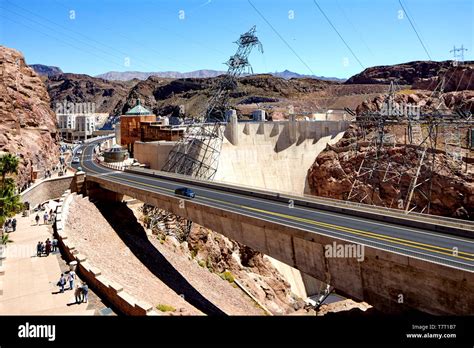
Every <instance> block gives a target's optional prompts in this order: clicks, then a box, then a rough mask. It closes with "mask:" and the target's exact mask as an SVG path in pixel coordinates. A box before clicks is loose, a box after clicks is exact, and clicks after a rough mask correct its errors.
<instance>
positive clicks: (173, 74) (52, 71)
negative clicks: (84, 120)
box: [30, 64, 346, 83]
mask: <svg viewBox="0 0 474 348" xmlns="http://www.w3.org/2000/svg"><path fill="white" fill-rule="evenodd" d="M30 67H32V68H33V69H34V70H35V71H36V72H37V73H38V74H40V75H43V76H55V75H59V74H62V73H63V71H62V70H61V69H60V68H58V67H55V66H48V65H43V64H32V65H30ZM225 73H226V71H220V70H204V69H203V70H195V71H189V72H184V73H182V72H178V71H156V72H143V71H109V72H106V73H105V74H100V75H96V76H94V77H98V78H101V79H104V80H109V81H131V80H134V79H137V80H146V79H147V78H149V77H150V76H158V77H163V78H170V79H183V78H208V77H216V76H219V75H222V74H225ZM268 74H270V75H273V76H276V77H281V78H284V79H286V80H288V79H291V78H310V79H317V80H323V81H335V82H341V83H342V82H344V81H346V79H340V78H337V77H325V76H315V75H302V74H298V73H295V72H293V71H289V70H285V71H282V72H274V73H268Z"/></svg>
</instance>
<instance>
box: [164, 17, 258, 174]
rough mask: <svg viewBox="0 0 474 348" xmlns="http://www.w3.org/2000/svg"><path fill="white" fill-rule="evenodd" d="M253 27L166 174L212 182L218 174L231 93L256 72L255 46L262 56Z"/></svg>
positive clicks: (177, 147) (171, 157)
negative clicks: (252, 62)
mask: <svg viewBox="0 0 474 348" xmlns="http://www.w3.org/2000/svg"><path fill="white" fill-rule="evenodd" d="M255 31H256V28H255V26H253V27H252V28H251V29H250V30H249V31H248V32H246V33H245V34H242V35H240V38H239V40H237V41H236V42H235V43H237V44H238V46H239V47H238V49H237V52H236V53H235V54H234V55H233V56H231V57H230V58H229V60H228V61H227V62H226V63H225V64H226V65H227V66H228V70H227V73H226V74H225V75H224V76H223V77H221V78H220V80H219V84H218V86H217V88H216V90H215V92H214V94H213V96H212V97H211V99H210V100H209V104H208V107H207V109H206V112H205V114H204V115H203V117H201V118H200V121H201V122H203V121H204V123H200V124H191V125H189V126H188V128H187V129H186V132H185V134H184V136H183V138H182V139H181V140H180V141H179V142H178V143H177V144H176V145H175V146H174V147H173V149H172V150H171V151H170V154H169V156H168V161H167V162H166V164H165V165H164V167H163V169H162V170H163V171H167V172H172V173H178V174H184V175H190V176H194V177H197V178H202V179H208V180H212V179H213V178H214V175H215V174H216V171H217V166H218V163H219V155H220V150H221V146H222V140H223V134H222V126H223V125H222V124H221V122H225V121H227V120H226V117H225V113H226V111H227V110H228V109H229V103H230V93H231V92H232V91H234V90H235V89H236V88H237V77H239V76H240V75H242V74H243V73H244V72H245V71H248V72H253V71H252V67H251V65H250V63H249V61H248V57H249V55H250V53H251V52H252V49H253V48H254V47H256V46H257V47H258V48H259V50H260V52H262V53H263V48H262V44H261V42H260V41H259V39H258V37H257V36H256V35H255Z"/></svg>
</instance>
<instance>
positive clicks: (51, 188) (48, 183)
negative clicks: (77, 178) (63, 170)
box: [20, 175, 74, 209]
mask: <svg viewBox="0 0 474 348" xmlns="http://www.w3.org/2000/svg"><path fill="white" fill-rule="evenodd" d="M69 189H74V175H66V176H62V177H59V178H51V179H45V180H43V181H41V182H39V183H38V184H35V185H33V186H31V187H30V188H28V189H27V190H25V191H23V192H22V193H21V194H20V199H21V201H22V202H23V203H25V202H28V203H30V208H31V209H33V208H34V207H35V206H37V205H38V204H40V203H43V202H44V201H47V200H49V199H57V198H59V197H61V195H62V194H63V193H64V191H66V190H69Z"/></svg>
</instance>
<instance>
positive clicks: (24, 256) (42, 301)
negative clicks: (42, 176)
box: [0, 212, 94, 315]
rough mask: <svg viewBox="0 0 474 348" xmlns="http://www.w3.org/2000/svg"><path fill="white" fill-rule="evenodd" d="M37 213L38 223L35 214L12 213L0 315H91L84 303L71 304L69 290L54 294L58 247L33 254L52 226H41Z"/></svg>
mask: <svg viewBox="0 0 474 348" xmlns="http://www.w3.org/2000/svg"><path fill="white" fill-rule="evenodd" d="M39 215H40V218H41V219H40V225H39V226H36V223H35V221H34V218H35V216H36V214H31V215H30V216H29V217H22V216H21V215H17V216H16V219H17V222H18V223H17V229H16V232H11V233H10V239H11V240H13V241H14V242H13V243H9V244H8V246H7V249H6V255H7V258H6V259H5V260H3V266H4V270H5V274H4V275H2V276H0V281H1V282H2V283H3V285H2V288H3V294H2V295H0V315H21V314H24V315H93V314H94V309H87V307H88V304H86V303H82V304H75V297H74V291H73V290H72V291H71V290H66V291H65V292H64V293H58V291H59V288H58V287H57V286H56V283H57V282H58V280H59V277H60V275H61V269H64V268H65V263H64V260H62V259H61V256H60V254H59V250H58V251H57V252H56V253H51V254H50V255H49V256H48V257H46V256H42V257H37V256H36V244H37V243H38V241H43V242H44V241H45V240H46V239H47V238H49V239H50V240H52V239H53V229H52V226H51V225H43V224H42V221H43V216H42V213H41V212H40V214H39ZM77 281H79V279H77V278H76V283H77ZM68 287H69V284H67V285H66V288H68Z"/></svg>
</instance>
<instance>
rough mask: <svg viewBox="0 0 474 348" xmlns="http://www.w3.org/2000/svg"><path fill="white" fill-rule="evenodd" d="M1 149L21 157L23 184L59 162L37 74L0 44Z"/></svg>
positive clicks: (53, 118)
mask: <svg viewBox="0 0 474 348" xmlns="http://www.w3.org/2000/svg"><path fill="white" fill-rule="evenodd" d="M0 77H1V80H0V150H1V151H4V152H9V153H12V154H16V155H18V156H19V157H20V167H19V173H18V177H17V183H18V185H19V186H20V187H23V186H24V185H25V184H27V183H28V181H29V180H31V178H32V174H33V172H34V171H38V172H39V173H38V174H39V176H41V175H42V173H44V171H45V170H48V169H52V167H53V166H55V165H56V164H57V163H58V156H59V149H58V144H57V141H58V138H57V129H56V116H55V114H54V113H53V111H52V110H51V108H50V106H49V103H50V99H49V96H48V93H47V91H46V88H45V86H44V84H43V82H42V81H41V79H40V77H39V76H38V75H37V74H36V73H35V72H34V70H33V69H31V68H30V67H28V65H26V63H25V59H24V58H23V55H22V54H21V53H20V52H18V51H16V50H14V49H10V48H7V47H4V46H0Z"/></svg>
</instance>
